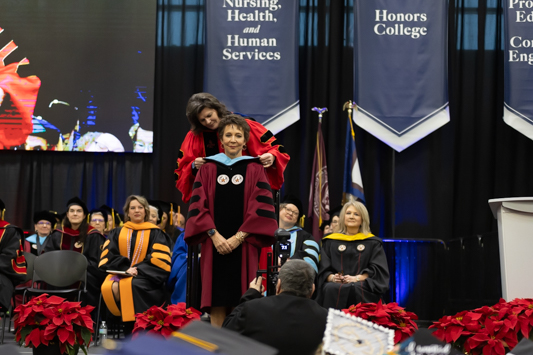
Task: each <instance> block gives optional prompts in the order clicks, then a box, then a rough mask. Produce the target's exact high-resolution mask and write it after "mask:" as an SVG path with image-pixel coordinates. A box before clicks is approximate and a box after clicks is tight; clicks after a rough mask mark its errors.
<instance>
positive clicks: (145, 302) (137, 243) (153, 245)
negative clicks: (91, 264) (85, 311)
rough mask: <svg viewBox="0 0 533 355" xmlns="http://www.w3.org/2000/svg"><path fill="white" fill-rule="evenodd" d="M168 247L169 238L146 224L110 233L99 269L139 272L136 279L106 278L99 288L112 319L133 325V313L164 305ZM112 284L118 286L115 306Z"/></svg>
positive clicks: (128, 277) (168, 260)
mask: <svg viewBox="0 0 533 355" xmlns="http://www.w3.org/2000/svg"><path fill="white" fill-rule="evenodd" d="M170 244H171V241H170V238H168V236H167V235H166V234H165V233H164V232H163V231H161V229H159V227H157V226H155V225H153V224H152V223H149V222H144V223H140V224H136V223H132V222H126V223H125V224H124V226H123V227H120V228H115V229H113V230H112V231H111V233H110V234H109V237H108V240H107V241H106V242H105V244H104V250H103V251H102V255H101V259H100V264H99V267H100V269H101V270H103V271H107V270H118V271H126V270H128V269H129V268H130V267H132V266H134V267H136V268H137V271H138V275H137V276H135V277H131V276H124V277H121V276H116V275H108V276H107V277H106V279H105V281H104V283H103V284H102V297H103V298H104V301H105V303H106V305H107V308H108V309H109V311H110V312H111V313H112V314H113V315H115V316H121V317H122V320H123V321H124V322H132V321H134V320H135V314H136V313H142V312H144V311H146V310H147V309H148V308H150V307H152V306H162V305H163V304H164V303H165V302H166V301H167V298H168V297H167V293H166V290H165V287H164V283H165V281H166V280H167V279H168V276H169V274H170V262H171V259H170ZM114 282H118V283H119V292H120V304H118V305H117V303H116V302H115V300H114V297H113V293H112V290H111V287H112V284H113V283H114Z"/></svg>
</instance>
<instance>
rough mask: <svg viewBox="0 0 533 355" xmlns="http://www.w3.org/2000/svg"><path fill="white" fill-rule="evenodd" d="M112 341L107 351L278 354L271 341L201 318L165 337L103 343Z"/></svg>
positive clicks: (128, 354)
mask: <svg viewBox="0 0 533 355" xmlns="http://www.w3.org/2000/svg"><path fill="white" fill-rule="evenodd" d="M108 344H113V346H116V348H115V349H114V350H109V351H108V352H106V355H145V354H158V355H166V354H172V355H174V354H187V355H208V354H219V355H249V354H254V355H275V354H277V353H278V350H277V349H274V348H272V347H270V346H268V345H265V344H262V343H259V342H257V341H255V340H253V339H250V338H247V337H245V336H243V335H240V334H239V333H237V332H233V331H231V330H227V329H219V328H215V327H213V326H211V325H210V324H209V323H206V322H202V321H193V322H190V323H189V324H188V325H187V326H186V327H184V328H183V329H180V331H179V332H174V333H173V334H172V337H170V338H168V339H164V338H162V337H156V336H153V335H150V334H143V335H140V336H138V337H136V338H135V339H133V340H126V341H122V342H116V341H110V340H107V341H106V344H104V346H106V347H107V346H108Z"/></svg>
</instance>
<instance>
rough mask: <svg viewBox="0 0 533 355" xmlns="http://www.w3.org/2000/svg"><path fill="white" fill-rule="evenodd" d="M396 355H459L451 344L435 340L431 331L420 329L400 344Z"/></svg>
mask: <svg viewBox="0 0 533 355" xmlns="http://www.w3.org/2000/svg"><path fill="white" fill-rule="evenodd" d="M397 354H398V355H460V354H461V353H460V352H459V351H457V350H456V349H455V348H454V347H453V346H452V345H451V344H447V343H445V342H443V341H441V340H439V339H437V338H436V337H435V336H433V334H431V330H429V329H420V330H418V331H417V332H416V333H415V334H413V336H412V337H410V338H409V339H406V340H405V341H403V342H402V343H400V348H399V349H398V352H397Z"/></svg>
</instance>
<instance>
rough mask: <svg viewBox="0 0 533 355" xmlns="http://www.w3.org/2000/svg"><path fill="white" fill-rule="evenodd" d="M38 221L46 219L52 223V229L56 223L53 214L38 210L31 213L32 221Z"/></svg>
mask: <svg viewBox="0 0 533 355" xmlns="http://www.w3.org/2000/svg"><path fill="white" fill-rule="evenodd" d="M39 221H48V222H50V224H52V229H54V226H55V224H56V223H57V219H56V216H55V214H53V213H51V212H49V211H40V212H35V214H34V215H33V223H35V224H37V222H39Z"/></svg>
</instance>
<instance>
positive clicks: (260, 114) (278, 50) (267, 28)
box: [204, 0, 300, 133]
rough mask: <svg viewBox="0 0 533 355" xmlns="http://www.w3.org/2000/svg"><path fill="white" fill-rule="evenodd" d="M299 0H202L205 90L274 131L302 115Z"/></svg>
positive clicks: (231, 107)
mask: <svg viewBox="0 0 533 355" xmlns="http://www.w3.org/2000/svg"><path fill="white" fill-rule="evenodd" d="M298 4H299V2H298V1H294V0H209V1H206V51H205V80H204V90H205V91H206V92H209V93H211V94H213V95H215V96H216V97H217V98H218V99H219V100H220V101H222V102H223V103H224V104H225V105H226V106H227V107H228V109H229V110H230V111H233V112H238V113H241V114H244V115H246V116H250V117H252V118H254V119H255V120H256V121H258V122H260V123H262V124H263V125H264V126H266V127H267V128H268V129H270V130H271V131H272V132H274V133H277V132H279V131H281V130H282V129H284V128H286V127H287V126H289V125H291V124H292V123H294V122H296V121H297V120H298V119H299V118H300V111H299V96H298V40H299V38H298V33H299V31H298Z"/></svg>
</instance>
